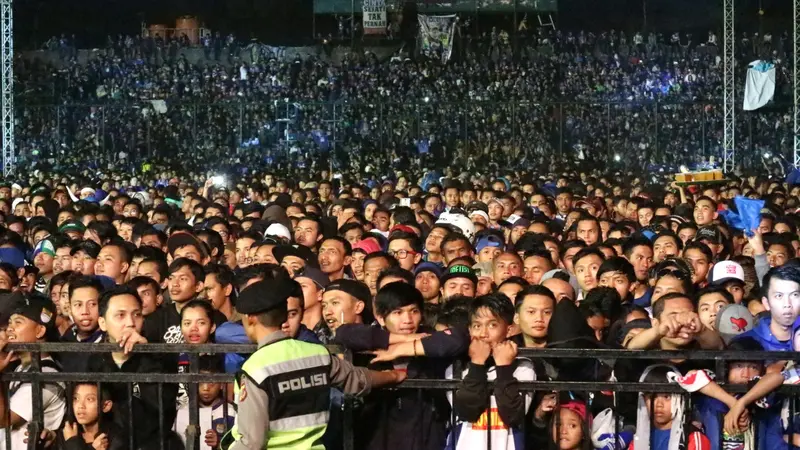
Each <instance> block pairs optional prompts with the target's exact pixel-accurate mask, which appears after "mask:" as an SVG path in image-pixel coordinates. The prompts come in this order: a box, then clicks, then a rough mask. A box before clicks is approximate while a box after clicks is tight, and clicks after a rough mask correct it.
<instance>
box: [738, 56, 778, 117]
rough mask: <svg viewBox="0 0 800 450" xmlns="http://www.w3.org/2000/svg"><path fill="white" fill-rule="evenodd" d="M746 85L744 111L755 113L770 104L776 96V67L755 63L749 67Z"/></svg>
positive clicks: (764, 62)
mask: <svg viewBox="0 0 800 450" xmlns="http://www.w3.org/2000/svg"><path fill="white" fill-rule="evenodd" d="M747 67H748V68H747V81H745V85H744V110H745V111H753V110H755V109H758V108H761V107H762V106H764V105H766V104H767V103H769V101H770V100H772V97H774V96H775V65H774V64H772V63H769V62H766V61H761V60H757V61H753V62H751V63H750V64H748V66H747Z"/></svg>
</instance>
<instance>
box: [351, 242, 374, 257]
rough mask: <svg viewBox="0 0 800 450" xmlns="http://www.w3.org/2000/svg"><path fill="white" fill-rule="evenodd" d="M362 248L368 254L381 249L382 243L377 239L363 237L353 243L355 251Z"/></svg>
mask: <svg viewBox="0 0 800 450" xmlns="http://www.w3.org/2000/svg"><path fill="white" fill-rule="evenodd" d="M356 250H360V251H362V252H364V253H366V254H367V255H369V254H372V253H377V252H379V251H381V247H380V245H378V243H377V242H375V239H362V240H360V241H358V242H356V243H355V245H353V251H356Z"/></svg>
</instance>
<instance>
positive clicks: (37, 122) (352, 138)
mask: <svg viewBox="0 0 800 450" xmlns="http://www.w3.org/2000/svg"><path fill="white" fill-rule="evenodd" d="M17 108H18V109H17V114H16V117H17V128H16V136H17V141H18V144H17V151H18V155H19V158H21V160H23V161H31V160H37V159H45V160H46V159H53V160H54V161H58V160H59V159H60V158H64V157H69V156H70V155H75V156H78V157H82V158H95V159H106V160H111V161H115V160H116V159H117V156H118V154H119V153H120V152H121V151H124V152H125V153H126V154H127V155H129V158H131V160H132V161H142V160H146V159H148V158H152V157H154V156H156V155H159V156H175V155H177V154H178V153H179V152H182V153H183V154H186V153H191V154H199V155H204V156H206V157H212V158H213V157H217V158H221V157H224V156H227V155H230V154H231V153H232V152H247V151H249V150H257V151H258V152H259V154H264V155H268V156H272V157H274V158H276V159H277V158H283V157H287V156H289V155H294V154H298V153H299V154H321V153H331V152H333V153H334V154H336V152H345V153H346V152H352V151H356V152H362V153H364V154H382V155H385V154H387V153H391V152H392V151H393V150H399V149H404V148H405V149H409V148H410V147H409V146H411V147H412V148H413V147H416V150H417V151H418V152H420V153H423V152H425V151H430V152H432V153H434V155H435V156H436V157H437V158H439V159H440V160H441V161H445V160H447V161H452V160H456V159H461V160H462V161H466V158H467V156H470V155H487V154H490V153H493V152H502V153H505V154H506V155H507V156H509V160H512V161H526V162H528V163H530V162H532V161H537V160H544V161H551V160H554V159H556V158H559V159H560V158H572V159H580V158H585V159H586V160H592V161H598V162H600V161H605V162H607V163H608V164H609V165H610V166H613V165H616V166H618V167H625V166H633V167H647V165H648V164H649V162H650V161H653V162H655V163H656V164H665V165H678V164H692V163H700V162H703V161H708V160H709V158H710V157H715V158H716V159H717V160H719V159H720V158H721V155H722V151H721V146H722V138H723V120H722V105H721V103H719V102H703V103H675V102H667V101H647V102H594V103H591V102H579V101H575V102H530V101H517V102H493V101H472V102H439V101H435V100H431V99H428V98H422V99H419V100H417V101H415V102H374V103H366V102H335V103H327V102H325V103H321V102H290V101H288V100H287V101H271V102H256V101H244V100H242V101H219V102H214V103H196V102H183V101H161V100H154V101H140V102H124V101H120V102H111V103H100V104H66V105H49V104H48V105H35V104H29V103H25V102H21V103H20V102H18V106H17ZM791 117H792V114H791V105H789V104H783V103H776V104H774V105H771V106H770V107H768V108H766V109H764V110H760V111H755V112H747V113H744V112H739V113H738V114H737V123H736V150H737V158H739V159H742V160H743V166H744V167H753V166H760V164H759V162H758V161H759V159H760V158H761V157H762V156H767V157H768V158H770V157H771V156H772V155H774V156H776V157H783V158H786V159H787V160H791V158H792V156H791V154H790V152H791V148H792V147H791V145H790V143H791V140H792V139H793V137H792V136H793V135H792V126H791V120H788V121H787V118H791ZM412 151H413V150H412Z"/></svg>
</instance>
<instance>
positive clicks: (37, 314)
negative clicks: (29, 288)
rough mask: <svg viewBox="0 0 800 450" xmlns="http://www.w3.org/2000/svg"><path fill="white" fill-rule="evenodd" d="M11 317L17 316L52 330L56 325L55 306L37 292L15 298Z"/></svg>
mask: <svg viewBox="0 0 800 450" xmlns="http://www.w3.org/2000/svg"><path fill="white" fill-rule="evenodd" d="M14 300H15V302H14V308H13V309H12V310H11V315H14V314H18V315H20V316H23V317H25V318H27V319H30V320H32V321H34V322H36V323H38V324H39V325H44V326H45V327H48V328H52V327H54V326H55V323H56V305H55V304H53V301H52V300H50V299H49V298H47V297H45V296H44V295H42V294H39V293H38V292H34V293H30V294H27V295H21V296H18V297H16V298H15V299H14Z"/></svg>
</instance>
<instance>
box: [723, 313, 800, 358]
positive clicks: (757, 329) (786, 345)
mask: <svg viewBox="0 0 800 450" xmlns="http://www.w3.org/2000/svg"><path fill="white" fill-rule="evenodd" d="M771 323H772V317H769V318H764V319H762V320H759V321H758V323H757V324H756V326H754V327H753V329H752V330H750V331H746V332H744V333H742V334H740V335H738V336H736V337H735V338H734V340H737V339H742V338H745V337H751V338H753V339H755V340H756V341H758V343H759V344H761V346H762V347H764V351H767V352H789V351H791V350H792V340H791V339H789V340H788V341H779V340H778V338H776V337H775V335H773V334H772V330H770V329H769V326H770V324H771ZM796 326H797V322H795V326H793V327H792V336H794V331H795V330H796Z"/></svg>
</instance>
